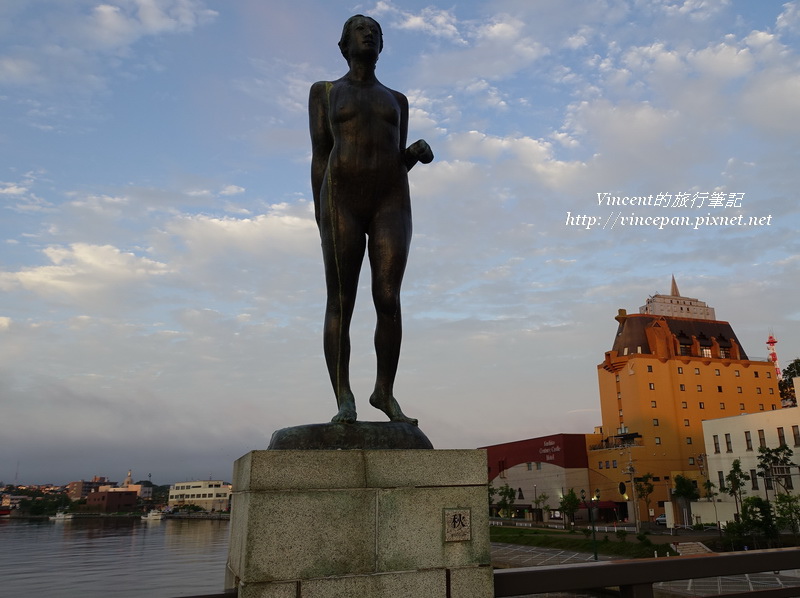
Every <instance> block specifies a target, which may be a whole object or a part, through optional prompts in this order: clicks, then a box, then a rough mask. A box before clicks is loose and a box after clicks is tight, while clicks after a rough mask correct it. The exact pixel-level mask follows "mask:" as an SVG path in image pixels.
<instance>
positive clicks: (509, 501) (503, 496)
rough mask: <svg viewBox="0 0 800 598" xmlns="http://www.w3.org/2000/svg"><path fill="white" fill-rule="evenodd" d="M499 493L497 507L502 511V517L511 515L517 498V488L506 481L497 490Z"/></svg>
mask: <svg viewBox="0 0 800 598" xmlns="http://www.w3.org/2000/svg"><path fill="white" fill-rule="evenodd" d="M497 494H498V495H499V496H500V500H498V501H497V508H498V509H499V511H500V513H499V515H500V516H501V517H511V509H512V508H513V506H514V501H515V500H516V498H517V492H516V490H514V489H513V488H512V487H511V486H509V485H508V482H506V484H505V485H504V486H502V487H501V488H500V489H499V490H498V491H497Z"/></svg>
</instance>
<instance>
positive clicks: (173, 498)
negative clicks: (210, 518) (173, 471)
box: [167, 480, 231, 511]
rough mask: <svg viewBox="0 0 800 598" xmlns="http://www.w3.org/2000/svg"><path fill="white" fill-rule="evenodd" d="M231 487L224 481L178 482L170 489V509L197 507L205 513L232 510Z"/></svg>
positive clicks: (168, 503)
mask: <svg viewBox="0 0 800 598" xmlns="http://www.w3.org/2000/svg"><path fill="white" fill-rule="evenodd" d="M230 497H231V485H230V484H229V483H225V482H223V481H222V480H194V481H190V482H178V483H177V484H173V485H172V486H170V488H169V501H168V502H167V505H168V506H169V507H170V508H174V509H177V508H180V507H183V506H186V505H196V506H198V507H200V508H201V509H203V510H205V511H228V510H229V509H230Z"/></svg>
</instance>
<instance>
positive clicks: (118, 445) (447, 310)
mask: <svg viewBox="0 0 800 598" xmlns="http://www.w3.org/2000/svg"><path fill="white" fill-rule="evenodd" d="M355 13H363V14H367V15H371V16H373V17H374V18H376V19H377V20H378V21H379V22H380V23H381V25H382V28H383V32H384V41H385V48H384V51H383V53H382V54H381V57H380V60H379V62H378V70H377V74H378V77H379V79H380V80H381V81H382V82H383V83H384V84H385V85H387V86H389V87H392V88H394V89H397V90H400V91H402V92H403V93H405V94H406V95H407V96H408V98H409V102H410V115H411V118H410V126H409V129H410V130H409V141H413V140H415V139H418V138H425V139H426V140H427V141H428V142H429V143H430V145H431V146H432V147H433V150H434V152H435V154H436V160H435V161H434V162H433V163H432V164H430V165H425V166H423V165H420V166H418V167H416V168H415V169H414V170H413V171H412V172H411V173H410V182H411V187H412V203H413V210H414V240H413V243H412V252H411V258H410V263H409V266H408V269H407V272H406V278H405V281H404V287H403V309H404V324H405V330H404V334H405V336H404V344H403V353H402V356H401V364H400V371H399V375H398V380H397V385H396V389H395V390H396V394H397V397H398V399H399V400H400V402H401V404H402V405H403V408H404V410H405V412H406V413H407V414H409V415H411V416H413V417H418V418H419V419H420V422H421V424H420V425H421V427H422V429H423V430H424V431H425V432H426V434H427V435H428V436H429V437H430V438H431V440H432V442H433V443H434V446H436V447H437V448H472V447H476V446H481V445H486V444H494V443H498V442H504V441H508V440H516V439H520V438H526V437H534V436H539V435H544V434H549V433H553V432H555V431H562V432H591V431H592V430H593V427H594V426H596V425H600V411H599V401H598V392H597V376H596V365H597V364H598V363H600V362H601V361H602V358H603V355H604V352H605V351H607V350H609V349H610V347H611V343H612V341H613V337H614V334H615V331H616V322H615V321H614V319H613V318H614V316H615V315H616V313H617V310H618V309H619V308H625V309H627V310H628V311H631V312H636V311H637V310H638V308H639V306H641V305H643V304H644V301H645V299H646V298H647V296H648V295H651V294H654V293H656V292H662V293H666V292H668V291H669V283H670V276H671V275H672V274H674V275H675V277H676V279H677V281H678V284H679V286H680V289H681V291H682V292H683V294H684V295H687V296H690V297H697V298H699V299H701V300H704V301H707V302H708V303H709V304H710V305H712V306H713V307H715V308H716V311H717V317H718V318H720V319H723V320H727V321H729V322H731V324H732V325H733V327H734V329H735V330H736V332H737V334H738V336H739V337H740V340H741V341H742V343H743V344H744V347H745V350H746V351H747V352H748V353H749V354H750V355H751V356H754V357H761V358H764V357H765V356H766V345H765V341H766V339H767V336H768V334H769V332H770V331H773V332H774V333H775V335H776V336H777V338H778V341H779V343H778V346H777V349H778V354H779V356H780V359H781V361H782V362H783V364H784V365H785V364H787V363H788V362H790V361H791V360H792V359H794V358H796V357H800V334H799V333H800V307H798V305H799V304H798V301H797V292H798V281H800V277H799V276H798V274H799V273H798V270H799V269H800V249H799V247H798V240H797V231H798V229H800V214H799V213H798V205H797V189H798V188H799V187H800V175H798V170H797V164H798V158H800V156H799V155H798V145H799V142H798V140H800V102H798V100H797V98H798V97H800V44H799V41H800V37H799V36H800V5H799V4H798V2H788V3H784V2H771V1H762V2H758V3H755V2H746V1H716V2H708V1H704V0H685V1H681V0H664V1H644V0H628V1H622V0H606V1H601V2H598V1H596V0H592V1H590V0H585V1H584V0H561V1H555V0H552V1H544V0H540V1H535V2H532V1H529V0H496V1H484V2H448V3H437V2H416V1H415V2H405V1H403V2H401V1H399V0H397V1H395V0H392V1H389V0H379V1H377V2H375V1H372V2H367V3H349V2H330V1H328V0H325V1H323V0H293V1H292V2H288V1H285V0H271V1H270V2H262V1H257V0H237V1H234V2H231V1H225V2H223V1H213V0H108V1H107V2H105V3H102V2H99V1H97V0H73V1H71V2H61V1H58V0H5V1H4V2H3V3H2V4H0V125H1V126H0V207H2V215H3V217H2V218H1V219H0V247H2V251H1V252H0V293H2V297H3V301H2V303H0V397H1V398H2V401H1V402H0V404H1V405H2V417H0V480H3V481H5V482H13V481H14V478H15V476H16V475H17V473H16V472H17V468H18V467H19V474H18V477H19V481H26V482H46V481H52V482H57V483H60V482H67V481H70V480H72V479H80V478H89V477H91V476H92V475H107V476H110V477H111V478H114V479H117V478H118V479H122V478H123V477H124V475H125V472H126V471H127V469H129V468H133V470H134V477H135V478H137V479H140V478H144V477H145V476H146V474H147V473H152V475H153V481H154V482H157V483H171V482H175V481H179V480H181V479H190V478H197V477H200V478H205V477H207V476H209V475H212V476H214V477H221V478H229V477H230V470H231V463H232V462H233V460H235V459H236V458H238V457H239V456H241V455H242V454H244V453H245V452H247V451H249V450H253V449H260V448H264V447H265V446H266V444H267V443H268V440H269V437H270V435H271V433H272V432H273V431H274V430H276V429H279V428H282V427H286V426H293V425H300V424H304V423H317V422H323V421H327V420H328V419H329V418H330V417H331V416H332V415H333V413H334V411H335V401H334V398H333V395H332V392H331V390H330V388H329V384H328V381H327V375H326V371H325V367H324V361H323V357H322V350H321V324H322V311H323V302H324V283H323V276H322V265H321V252H320V249H319V237H318V233H317V231H316V226H315V223H314V219H313V208H312V204H311V190H310V181H309V160H310V142H309V136H308V130H307V128H308V126H307V122H308V120H307V113H306V103H307V97H308V89H309V86H310V85H311V83H313V82H314V81H318V80H331V79H336V78H338V77H340V76H342V75H343V74H344V73H345V71H346V64H345V62H344V60H343V58H342V57H341V55H340V54H339V52H338V48H337V47H336V43H337V41H338V39H339V35H340V33H341V27H342V24H343V23H344V21H345V20H346V19H347V18H348V17H349V16H351V15H352V14H355ZM598 193H610V194H612V195H618V196H649V195H653V196H654V197H655V196H657V195H658V194H659V193H661V194H670V195H671V196H673V199H672V200H671V201H673V202H674V201H675V197H674V196H675V195H676V194H679V193H681V194H683V193H686V194H689V196H690V197H692V198H694V197H695V194H704V193H705V194H708V196H707V197H709V198H710V197H711V194H717V195H716V197H721V198H725V199H726V201H727V200H730V199H731V194H739V196H738V200H737V201H736V202H735V205H730V206H728V207H725V205H723V206H722V207H712V206H711V205H709V204H708V203H707V200H706V203H704V204H703V206H702V207H698V205H699V204H698V202H699V199H698V200H696V202H695V207H694V208H692V207H688V206H687V205H685V206H684V207H679V206H674V207H673V205H672V204H670V205H667V206H664V205H663V204H662V206H661V207H655V206H635V207H631V206H626V207H620V206H605V205H603V206H599V205H598V200H597V197H598V196H597V194H598ZM697 197H699V196H697ZM568 214H569V215H570V216H591V217H592V218H596V219H597V220H596V221H597V222H598V224H597V225H595V226H594V227H591V228H587V227H586V226H570V225H568V224H567V216H568ZM631 215H636V216H640V217H642V218H649V219H650V220H648V222H652V218H654V217H658V218H665V217H666V218H673V217H686V218H688V219H689V220H688V221H689V222H690V223H692V224H694V223H695V222H697V220H696V218H698V217H701V218H702V217H706V216H708V215H711V216H715V217H718V216H725V217H729V218H732V219H733V218H738V216H740V215H741V216H742V221H743V222H745V223H748V222H749V221H750V218H751V217H755V218H757V219H765V220H764V222H767V221H768V222H769V224H766V223H765V224H761V225H758V226H756V225H753V226H750V225H746V224H745V225H733V226H721V225H709V226H700V227H697V228H695V227H694V226H693V225H690V226H679V225H675V224H672V223H670V224H666V225H664V226H663V227H662V228H659V226H653V225H652V224H651V225H646V224H640V225H635V226H633V225H627V226H626V225H623V224H622V220H620V217H626V218H627V217H630V216H631ZM767 216H770V218H769V219H768V220H766V217H767ZM612 222H613V223H614V226H613V227H612V226H611V223H612ZM658 222H660V221H658ZM604 224H605V227H604V226H603V225H604ZM368 284H369V276H368V272H366V271H365V272H364V274H363V275H362V289H361V294H360V295H359V302H358V304H357V307H356V315H355V319H354V323H353V357H352V375H353V383H354V391H355V393H356V398H357V401H358V404H359V407H360V412H359V415H360V419H363V420H381V419H382V418H383V416H382V414H380V413H379V412H377V411H374V410H373V409H372V408H370V407H369V405H368V404H367V398H368V396H369V393H370V391H371V388H372V383H373V376H374V354H373V350H372V328H373V325H374V316H373V311H372V306H371V302H370V300H369V294H368V292H366V291H367V290H368ZM18 464H19V465H18Z"/></svg>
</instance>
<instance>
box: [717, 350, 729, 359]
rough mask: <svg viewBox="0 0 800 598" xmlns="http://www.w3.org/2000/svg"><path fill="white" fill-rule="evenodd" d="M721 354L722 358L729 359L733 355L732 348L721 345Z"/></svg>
mask: <svg viewBox="0 0 800 598" xmlns="http://www.w3.org/2000/svg"><path fill="white" fill-rule="evenodd" d="M719 356H720V357H721V358H722V359H729V358H730V356H731V350H730V349H728V348H726V347H720V348H719Z"/></svg>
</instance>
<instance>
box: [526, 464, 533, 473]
mask: <svg viewBox="0 0 800 598" xmlns="http://www.w3.org/2000/svg"><path fill="white" fill-rule="evenodd" d="M527 466H528V471H533V463H527Z"/></svg>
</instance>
